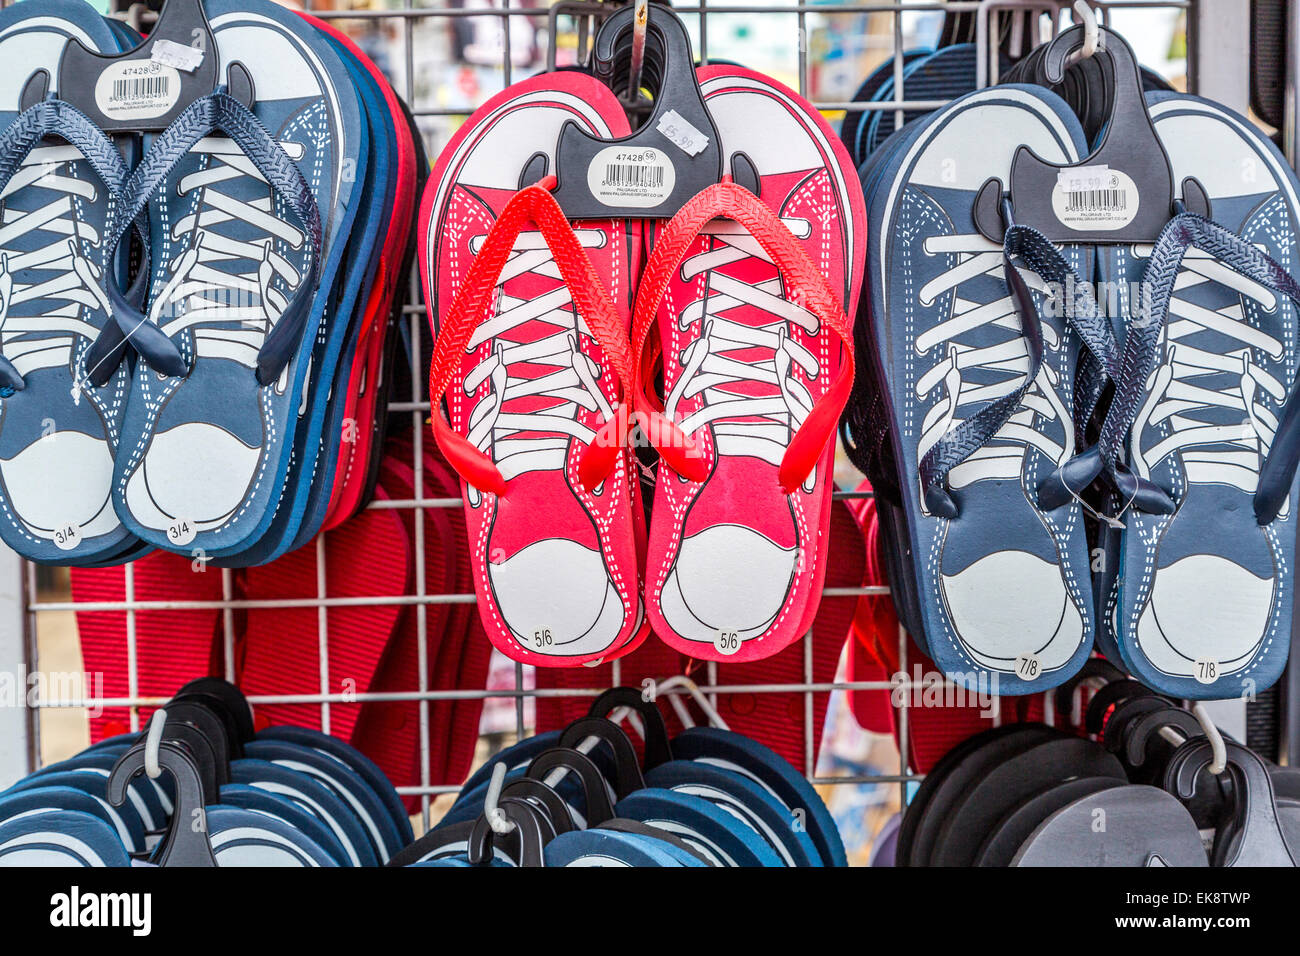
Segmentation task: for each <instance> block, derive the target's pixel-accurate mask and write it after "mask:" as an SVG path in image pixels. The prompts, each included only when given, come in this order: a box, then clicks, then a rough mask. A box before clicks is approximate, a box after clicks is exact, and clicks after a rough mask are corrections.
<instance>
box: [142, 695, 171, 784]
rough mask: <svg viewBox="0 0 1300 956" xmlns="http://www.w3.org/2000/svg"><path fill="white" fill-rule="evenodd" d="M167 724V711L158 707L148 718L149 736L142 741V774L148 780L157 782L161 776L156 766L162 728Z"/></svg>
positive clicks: (159, 768) (159, 769)
mask: <svg viewBox="0 0 1300 956" xmlns="http://www.w3.org/2000/svg"><path fill="white" fill-rule="evenodd" d="M166 723H167V711H166V710H164V709H163V708H161V707H159V708H158V709H157V710H155V711H154V712H153V716H152V717H151V718H149V734H148V736H147V737H145V741H144V772H145V773H146V774H147V775H148V777H149V779H150V780H157V779H158V777H159V776H161V775H162V767H160V766H159V765H158V748H159V747H160V746H161V745H162V737H163V726H164V725H165V724H166Z"/></svg>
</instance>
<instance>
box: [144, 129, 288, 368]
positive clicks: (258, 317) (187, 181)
mask: <svg viewBox="0 0 1300 956" xmlns="http://www.w3.org/2000/svg"><path fill="white" fill-rule="evenodd" d="M280 145H281V146H282V147H283V148H284V151H285V152H286V153H288V155H289V156H290V158H292V159H294V160H298V159H301V158H302V156H303V154H304V152H305V150H304V149H303V147H302V145H301V144H299V143H292V142H284V143H281V144H280ZM191 153H198V154H204V155H206V156H208V157H209V158H210V160H209V165H208V166H207V167H206V168H204V169H201V170H199V171H198V172H194V173H190V174H189V175H188V176H184V177H182V178H181V181H180V183H179V193H180V195H181V196H182V197H184V196H187V195H189V194H190V193H191V192H193V191H194V190H199V191H200V194H199V203H198V205H197V207H196V212H194V213H192V214H190V215H188V216H185V217H183V218H181V219H180V220H178V221H177V222H176V224H175V225H174V226H173V227H172V230H171V238H172V239H173V240H176V239H179V238H181V237H182V236H184V235H186V234H190V235H191V236H192V239H191V242H190V245H189V246H188V248H186V250H185V251H184V252H183V253H181V255H180V257H179V258H177V259H175V260H173V262H172V263H171V270H170V271H171V278H170V279H169V280H168V282H167V284H166V285H165V286H164V287H163V289H162V290H161V292H160V293H159V294H158V295H157V296H155V297H154V300H153V303H152V304H151V306H150V310H149V320H150V321H151V322H153V323H155V324H156V325H158V326H159V327H160V328H161V329H162V331H163V333H164V334H166V335H168V336H174V335H176V334H177V333H179V332H182V331H184V330H186V329H189V330H191V332H192V333H193V337H194V348H195V353H196V355H197V356H198V357H200V358H223V359H230V360H232V361H235V362H239V363H240V364H241V365H245V366H248V367H249V368H253V367H255V366H256V365H257V356H258V352H259V351H260V350H261V348H262V343H263V342H264V341H265V340H266V336H267V334H268V333H269V332H270V331H271V329H272V328H274V326H275V323H276V320H277V319H279V317H280V314H281V313H282V312H283V311H284V308H285V306H286V305H288V303H289V298H288V297H287V296H285V295H284V294H283V293H281V292H280V291H279V290H278V289H276V288H275V287H274V280H275V278H276V277H277V276H279V277H280V278H281V279H283V280H284V282H285V283H287V284H288V285H289V287H290V288H296V287H297V285H298V283H299V282H301V281H302V276H301V275H300V273H299V272H298V270H297V269H296V268H294V266H293V265H292V264H291V263H290V262H289V261H288V260H287V259H285V258H284V257H283V256H282V255H280V254H279V253H278V252H276V251H275V240H277V239H278V240H280V241H281V242H284V243H286V244H287V245H288V246H289V247H290V248H294V249H297V248H299V247H300V246H301V245H302V243H303V241H304V240H305V239H306V236H305V235H304V234H303V232H302V230H301V229H298V228H297V227H295V226H294V225H293V224H291V223H289V222H286V221H285V220H283V219H281V218H279V217H278V216H277V215H276V213H275V209H274V202H275V200H274V197H273V196H272V195H270V194H268V195H266V196H262V197H260V198H258V199H255V200H253V201H252V202H246V201H244V200H241V199H236V198H234V197H232V196H229V195H227V194H226V193H224V192H222V191H221V190H220V189H219V188H218V187H219V186H220V185H221V184H222V183H226V182H230V181H231V180H238V179H242V178H244V177H246V176H251V177H253V178H255V179H257V180H258V181H260V182H263V183H265V182H266V179H265V177H263V176H262V174H261V173H260V172H258V171H257V169H256V167H255V166H254V165H253V162H252V160H250V159H249V158H248V157H247V156H245V155H244V153H243V152H242V151H241V150H240V148H239V147H238V146H237V145H235V143H234V142H233V141H232V140H229V139H226V138H225V137H217V136H209V137H206V138H204V139H202V140H200V141H199V142H198V143H197V144H196V145H195V146H194V148H193V149H192V150H191ZM231 221H240V222H246V223H251V224H252V225H254V226H255V227H257V228H258V229H259V230H261V231H262V232H264V233H265V234H266V238H264V239H262V240H261V241H247V240H238V239H232V238H230V237H229V236H226V235H223V234H222V233H221V232H220V231H218V229H217V227H219V226H221V225H222V224H224V223H228V222H231ZM236 260H238V261H242V262H247V263H251V268H248V269H247V270H246V271H243V272H238V273H232V272H226V271H223V270H222V269H219V268H217V266H218V265H222V264H225V263H229V262H231V261H236ZM235 323H238V327H235ZM284 374H285V375H287V374H288V366H286V367H285V372H284ZM282 378H283V376H282Z"/></svg>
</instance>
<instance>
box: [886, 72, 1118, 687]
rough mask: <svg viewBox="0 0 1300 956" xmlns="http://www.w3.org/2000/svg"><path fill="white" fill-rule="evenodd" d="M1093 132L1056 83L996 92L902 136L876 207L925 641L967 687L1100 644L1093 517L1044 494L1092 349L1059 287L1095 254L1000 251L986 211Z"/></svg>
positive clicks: (890, 383) (893, 408)
mask: <svg viewBox="0 0 1300 956" xmlns="http://www.w3.org/2000/svg"><path fill="white" fill-rule="evenodd" d="M1082 138H1083V134H1082V130H1081V129H1080V128H1079V125H1078V121H1077V119H1076V118H1075V117H1074V115H1073V114H1072V113H1071V112H1070V110H1069V108H1068V107H1067V106H1066V105H1065V103H1064V102H1063V101H1062V100H1061V99H1060V98H1059V97H1057V96H1055V95H1054V94H1052V93H1050V92H1047V91H1044V90H1042V89H1039V88H1034V87H1027V86H1003V87H996V88H992V89H989V90H983V91H980V92H978V93H973V94H970V95H968V96H965V97H962V98H961V99H959V100H957V101H956V102H955V103H953V104H951V105H950V106H949V107H947V108H946V109H944V110H942V111H940V112H939V113H936V114H934V115H933V116H931V117H930V118H928V119H927V120H925V121H923V122H922V123H921V124H920V125H919V126H918V127H917V129H915V130H914V131H911V132H902V133H900V134H899V135H898V137H897V139H898V142H897V143H895V144H894V147H895V148H894V149H893V150H892V152H891V153H889V154H888V155H887V156H885V157H883V158H882V160H881V162H882V164H883V167H882V170H881V171H880V178H879V180H878V182H877V183H876V184H875V186H874V188H872V190H871V192H872V197H871V199H870V200H869V202H870V210H871V223H872V227H873V228H872V242H871V247H872V252H871V261H870V265H869V274H868V280H867V281H868V286H869V287H870V288H871V295H872V299H871V313H870V314H871V322H870V328H871V330H872V333H873V334H874V336H875V343H874V345H875V348H874V349H872V350H871V352H872V354H873V355H875V356H876V361H877V363H878V364H877V368H876V369H875V370H874V371H875V374H876V376H877V378H878V381H879V382H880V383H881V384H882V386H883V387H882V393H883V396H884V399H885V404H886V407H887V410H888V421H889V433H890V438H891V440H892V441H893V443H894V452H895V454H896V456H897V459H898V471H899V476H898V477H899V485H900V488H901V493H902V502H903V510H904V511H905V513H906V520H905V525H906V535H907V536H908V538H909V539H910V541H909V544H910V550H911V554H912V559H911V561H910V562H909V563H910V564H911V572H912V573H913V575H914V577H915V594H916V596H917V598H918V603H919V608H918V610H919V612H920V616H921V621H920V625H921V628H922V631H923V634H924V639H925V649H926V650H927V651H928V652H929V654H930V655H931V656H932V657H933V658H934V660H935V662H936V663H937V664H938V665H939V666H940V667H941V668H942V669H943V670H944V671H945V672H947V673H948V674H949V675H950V676H952V677H954V679H958V680H963V681H965V682H967V683H970V684H975V682H976V681H977V680H979V679H980V678H981V677H983V675H984V674H985V673H987V674H992V675H995V676H996V678H997V679H998V682H999V686H998V691H999V692H1000V693H1003V694H1006V693H1011V694H1016V693H1030V692H1033V691H1036V690H1042V689H1046V688H1048V687H1051V686H1054V685H1055V684H1057V683H1060V682H1061V681H1062V680H1064V679H1065V678H1066V677H1067V676H1069V675H1070V674H1072V673H1073V672H1074V671H1075V670H1077V668H1078V666H1079V665H1080V664H1081V663H1082V661H1083V659H1084V657H1086V656H1087V654H1088V652H1089V650H1090V649H1091V646H1092V634H1093V624H1092V594H1091V587H1090V580H1089V575H1090V565H1089V554H1088V543H1087V539H1086V535H1085V529H1084V520H1083V518H1084V514H1083V509H1082V507H1081V506H1080V504H1079V502H1077V501H1076V500H1074V499H1073V498H1071V497H1070V496H1069V495H1064V496H1063V497H1064V498H1065V503H1063V504H1062V503H1061V502H1060V501H1059V497H1060V496H1056V497H1053V498H1051V500H1049V496H1048V495H1046V494H1044V492H1043V490H1042V489H1044V488H1050V489H1052V490H1053V491H1054V490H1055V489H1056V488H1057V487H1059V482H1054V479H1055V477H1056V475H1057V472H1058V469H1059V468H1060V467H1061V466H1062V465H1063V464H1065V463H1066V462H1067V461H1068V460H1069V459H1071V458H1072V457H1073V455H1074V453H1075V451H1076V445H1077V443H1076V439H1075V428H1074V422H1073V417H1072V416H1073V411H1072V409H1073V389H1074V374H1075V366H1076V364H1077V362H1078V357H1079V352H1080V345H1079V337H1078V335H1077V334H1076V333H1075V331H1074V329H1073V327H1072V326H1070V325H1067V323H1066V321H1065V319H1064V317H1062V316H1059V315H1053V314H1052V312H1053V310H1051V309H1049V308H1047V305H1048V297H1047V292H1048V291H1049V286H1048V283H1049V282H1059V283H1061V284H1062V287H1064V285H1065V283H1066V281H1067V279H1068V276H1069V273H1070V272H1071V271H1072V272H1073V273H1074V274H1075V276H1077V275H1079V274H1080V271H1081V266H1082V265H1083V263H1084V261H1085V254H1084V253H1083V252H1082V251H1080V250H1079V249H1077V248H1071V247H1066V248H1065V249H1064V250H1062V251H1060V252H1057V251H1056V250H1055V248H1054V247H1053V246H1051V244H1050V243H1048V242H1047V241H1046V239H1044V238H1043V237H1042V236H1041V234H1039V233H1036V232H1034V231H1032V230H1025V229H1023V228H1020V227H1016V228H1015V229H1012V230H1008V233H1007V239H1006V242H1005V243H1004V246H1003V247H999V246H998V245H997V244H996V243H994V242H991V241H989V240H987V239H985V238H984V237H983V236H981V235H980V234H979V232H978V231H977V230H976V228H975V225H974V222H973V220H972V215H971V209H972V205H973V200H974V197H975V194H976V191H977V190H979V188H980V187H981V186H983V185H984V183H985V182H986V181H987V180H988V179H989V178H990V177H994V176H996V177H999V178H1001V179H1002V180H1003V181H1004V182H1005V181H1007V177H1008V172H1009V170H1010V164H1011V159H1012V156H1013V154H1014V153H1015V151H1016V150H1017V149H1018V148H1020V147H1021V145H1022V144H1028V145H1029V146H1030V147H1031V148H1032V149H1033V150H1034V151H1035V152H1036V153H1037V154H1038V155H1040V156H1043V157H1045V158H1047V159H1048V160H1049V161H1053V162H1061V163H1069V162H1076V161H1077V160H1078V159H1079V157H1080V155H1082V154H1084V153H1086V147H1085V146H1084V144H1083V142H1082ZM882 152H883V150H882ZM954 157H956V158H957V159H956V161H954ZM1006 263H1012V265H1011V266H1010V267H1008V266H1007V265H1006ZM1084 274H1091V273H1090V270H1089V271H1087V272H1085V273H1084ZM1077 287H1078V288H1079V289H1080V290H1081V292H1085V291H1088V289H1087V287H1086V286H1085V285H1084V283H1083V282H1082V281H1081V280H1080V281H1078V282H1077ZM1055 311H1058V312H1059V311H1061V310H1059V309H1058V310H1055ZM902 573H903V574H906V573H907V571H906V570H904V571H903V572H902Z"/></svg>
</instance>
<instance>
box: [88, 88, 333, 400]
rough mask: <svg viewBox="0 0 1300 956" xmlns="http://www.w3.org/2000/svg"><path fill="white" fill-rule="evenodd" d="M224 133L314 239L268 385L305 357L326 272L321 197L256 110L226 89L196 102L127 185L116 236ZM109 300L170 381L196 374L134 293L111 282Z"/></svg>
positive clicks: (269, 364)
mask: <svg viewBox="0 0 1300 956" xmlns="http://www.w3.org/2000/svg"><path fill="white" fill-rule="evenodd" d="M217 131H221V132H224V133H225V134H226V135H227V136H229V137H230V139H232V140H233V141H234V142H235V144H236V145H237V146H239V148H240V149H241V150H243V152H244V154H245V155H246V156H247V157H248V158H249V160H250V161H251V162H252V164H253V166H254V168H256V169H257V171H258V173H260V174H261V175H262V176H263V177H264V178H265V179H266V181H267V182H268V183H269V184H270V185H271V188H272V190H274V192H275V193H276V194H278V195H279V196H280V197H281V198H282V199H283V200H284V201H285V203H286V204H287V205H288V207H289V209H290V210H291V211H292V212H293V214H294V215H295V216H296V217H297V218H298V220H299V222H300V223H301V224H302V226H303V227H304V229H305V231H306V236H307V238H306V243H307V244H308V245H307V250H306V254H307V257H308V261H309V265H308V270H307V274H306V276H305V277H304V279H303V281H301V282H300V283H299V284H298V288H297V289H296V290H295V292H294V294H293V296H292V298H291V299H290V300H289V303H288V304H287V305H286V306H285V308H284V310H283V311H282V312H281V313H280V316H279V318H278V319H277V320H276V322H275V325H274V327H273V328H272V329H271V331H270V332H269V333H268V334H267V336H266V339H265V340H264V341H263V343H262V347H261V349H260V350H259V352H258V358H257V381H258V384H259V385H263V386H265V385H269V384H270V383H272V382H274V381H275V380H276V379H277V378H278V377H279V375H280V373H281V372H282V371H283V370H284V368H285V366H286V365H288V364H289V361H290V359H292V358H293V356H294V354H295V353H296V352H297V350H298V346H299V344H300V342H301V340H302V334H303V329H304V328H306V325H307V320H308V318H309V316H310V315H311V309H312V303H313V302H314V300H315V298H316V284H317V280H318V277H319V273H320V253H321V242H322V239H321V218H320V210H319V208H318V207H317V204H316V197H315V195H314V194H313V193H312V191H311V187H310V186H309V185H308V184H307V180H306V179H305V178H304V177H303V175H302V171H301V170H300V169H298V167H297V166H296V165H295V164H294V162H293V160H291V159H290V158H289V156H288V154H286V153H285V151H284V149H283V148H282V147H281V146H280V144H279V143H277V142H276V141H275V138H274V137H272V135H271V134H270V132H268V131H267V129H266V127H265V126H263V125H262V123H261V121H260V120H258V118H257V117H256V116H255V115H253V113H252V112H251V111H250V110H249V109H248V107H246V106H244V104H243V103H241V102H239V101H238V100H237V99H235V98H234V97H232V96H230V95H229V94H227V93H226V92H225V91H224V90H218V91H217V92H215V93H212V94H211V95H209V96H205V97H203V98H201V99H198V100H195V101H194V102H193V103H191V104H190V105H189V106H188V107H187V108H186V109H185V110H184V111H183V112H182V113H181V114H180V115H179V116H177V117H176V119H175V120H174V121H173V122H172V124H171V126H169V127H168V128H167V129H166V130H165V131H164V132H162V133H160V134H159V136H158V138H157V139H156V140H154V143H153V145H152V146H150V148H149V151H148V152H147V153H146V154H145V157H144V159H143V160H142V161H141V162H140V165H139V166H138V167H136V170H135V172H134V173H133V174H132V175H131V178H130V180H129V181H128V182H127V184H126V188H125V190H124V192H125V196H126V201H125V202H124V203H123V206H122V209H121V214H120V216H118V217H117V218H116V219H114V221H113V227H112V228H111V229H110V230H109V237H110V242H112V243H113V244H116V243H118V242H120V241H121V239H122V236H123V235H124V234H125V232H126V228H127V226H126V222H127V217H131V218H134V217H135V216H137V215H139V214H140V213H142V212H143V211H144V210H145V208H146V207H147V205H148V202H149V200H150V198H151V197H153V196H154V195H155V194H156V192H157V190H158V189H159V188H161V187H162V185H163V183H164V182H165V180H166V179H167V177H168V176H169V175H170V174H171V172H172V170H174V169H175V168H176V166H177V164H179V163H180V162H181V160H182V159H184V157H185V155H186V154H187V153H188V152H189V150H190V149H191V147H193V146H194V145H195V144H196V143H198V142H199V141H200V140H201V139H203V138H204V137H206V136H209V135H211V134H212V133H215V132H217ZM108 294H109V298H110V300H111V301H112V302H113V309H114V317H115V318H116V319H117V323H118V326H119V328H120V329H121V331H122V334H123V335H125V336H126V337H127V338H129V339H130V340H131V343H132V345H133V346H134V347H135V349H136V351H137V352H139V353H140V354H141V355H142V356H143V357H144V359H145V361H147V362H148V363H149V365H150V366H151V367H152V368H154V369H156V370H157V371H160V372H163V373H165V374H167V375H184V374H186V373H187V371H188V368H187V365H186V362H185V360H184V358H183V357H182V355H181V353H180V349H179V348H178V347H177V345H176V343H175V342H173V341H172V340H171V339H170V338H168V337H167V335H165V334H164V333H163V331H162V329H161V328H159V327H158V326H157V325H155V324H154V323H152V322H150V321H149V319H148V317H147V316H145V315H144V314H142V313H141V311H140V310H139V309H138V308H135V307H132V305H131V303H130V302H129V301H128V296H129V293H128V294H127V295H124V294H123V293H121V292H120V291H119V290H118V289H116V288H115V287H114V286H113V284H112V283H111V282H110V283H109V285H108Z"/></svg>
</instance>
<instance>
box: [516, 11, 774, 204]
mask: <svg viewBox="0 0 1300 956" xmlns="http://www.w3.org/2000/svg"><path fill="white" fill-rule="evenodd" d="M632 28H633V9H632V7H624V8H623V9H622V10H619V11H618V12H617V13H614V14H613V15H612V16H610V17H609V18H608V19H606V20H605V22H604V23H602V24H601V26H600V30H599V32H597V34H596V38H595V41H594V42H593V45H592V53H591V72H592V73H594V74H595V75H596V76H597V77H599V78H601V79H602V80H603V81H604V82H605V83H606V84H607V85H610V86H611V87H613V86H616V85H617V84H618V82H619V74H620V73H621V75H622V76H626V73H627V67H626V63H625V62H624V61H623V60H622V58H621V57H618V56H617V55H616V54H617V51H618V50H619V47H620V43H621V37H622V35H623V34H625V33H627V32H628V31H630V30H632ZM646 51H647V60H651V59H653V61H654V62H655V63H657V64H658V66H657V67H656V68H655V69H654V70H652V73H651V74H646V76H647V78H651V79H653V78H656V73H657V79H658V81H659V84H658V89H657V90H655V91H654V108H653V110H652V111H651V114H650V117H649V118H648V119H647V120H646V122H645V124H644V125H643V126H642V127H641V128H640V129H638V130H637V131H636V132H635V133H632V134H631V135H629V136H624V137H623V138H621V139H616V140H605V139H597V138H596V137H594V136H591V135H590V134H588V133H587V132H585V131H584V130H582V129H581V128H580V127H579V126H578V124H577V123H575V122H569V123H566V124H565V125H564V126H563V128H562V129H561V130H560V138H559V143H558V145H557V146H556V150H555V168H554V169H550V168H548V162H547V158H546V156H545V154H543V153H540V152H539V153H537V154H536V155H535V156H534V157H533V159H532V160H531V161H530V162H529V163H528V165H527V166H526V168H525V169H524V171H523V174H522V176H521V177H520V187H521V188H522V187H524V186H528V185H531V184H533V183H536V182H538V181H539V180H541V179H542V178H543V177H544V176H546V175H548V174H550V175H554V176H555V177H556V178H557V180H558V182H557V185H556V187H555V189H554V196H555V199H556V201H557V202H558V203H559V205H560V208H561V209H563V210H564V212H565V214H566V215H567V216H568V217H569V218H570V219H609V218H615V219H626V218H635V219H647V218H649V219H656V218H657V219H666V218H670V217H672V216H673V215H675V214H676V213H677V212H678V210H680V209H681V208H682V206H684V205H685V204H686V202H687V201H688V200H689V199H691V198H692V197H693V196H695V195H696V194H697V193H699V192H700V191H701V190H703V189H704V188H706V187H707V186H711V185H714V184H715V183H717V182H719V181H720V180H721V178H722V173H723V172H724V170H723V168H722V148H721V145H720V143H719V140H718V131H717V127H716V126H715V125H714V123H713V118H712V117H711V116H710V115H709V111H708V108H707V107H706V106H705V105H704V96H703V94H702V93H701V92H700V87H699V83H698V82H697V81H696V78H695V68H694V65H695V60H694V57H693V56H692V54H691V43H690V38H689V37H688V36H687V34H686V27H685V25H684V24H683V23H682V22H681V20H680V19H678V17H677V15H676V14H675V13H673V12H672V10H670V9H669V8H667V7H665V6H662V5H659V4H651V5H650V8H649V21H648V24H647V27H646ZM620 66H621V67H622V69H621V70H620ZM670 114H674V115H671V116H670ZM683 134H685V136H684V135H683ZM701 143H702V144H703V145H700V144H701ZM697 147H698V148H697ZM738 155H739V154H738ZM620 157H622V158H620ZM629 162H631V163H634V164H636V165H640V166H643V167H645V168H647V169H652V170H654V171H656V176H657V177H658V182H657V183H652V184H648V185H647V184H645V183H638V184H635V185H631V186H629V185H625V184H623V183H621V182H609V181H608V175H607V174H608V170H609V168H610V167H617V166H619V165H625V164H627V163H629ZM740 165H741V166H742V167H743V166H744V163H743V162H742V163H741V164H740ZM731 172H732V173H733V175H734V176H735V179H736V182H738V183H740V184H741V185H742V186H745V187H746V188H748V189H750V190H752V191H754V192H757V189H758V177H757V174H755V173H754V172H753V170H752V168H750V169H744V168H740V169H736V170H732V171H731Z"/></svg>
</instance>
